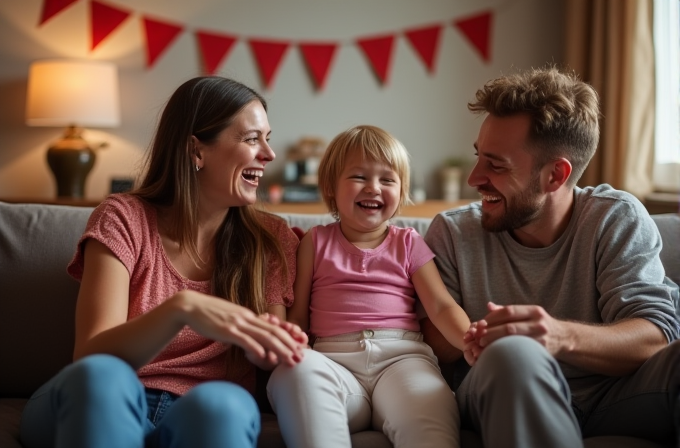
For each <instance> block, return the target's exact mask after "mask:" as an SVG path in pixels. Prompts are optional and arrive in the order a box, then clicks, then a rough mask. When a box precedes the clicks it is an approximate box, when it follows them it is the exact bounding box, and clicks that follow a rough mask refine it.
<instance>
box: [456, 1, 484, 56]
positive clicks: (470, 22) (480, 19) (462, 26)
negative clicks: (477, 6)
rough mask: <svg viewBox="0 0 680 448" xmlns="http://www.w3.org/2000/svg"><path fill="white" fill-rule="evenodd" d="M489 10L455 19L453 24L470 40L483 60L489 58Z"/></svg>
mask: <svg viewBox="0 0 680 448" xmlns="http://www.w3.org/2000/svg"><path fill="white" fill-rule="evenodd" d="M491 17H492V15H491V12H484V13H483V14H478V15H475V16H472V17H468V18H465V19H459V20H455V21H454V22H453V26H455V27H456V28H458V29H459V30H460V32H462V33H463V35H464V36H465V37H466V38H467V39H468V40H469V41H470V43H471V44H472V46H473V47H474V48H475V49H476V50H477V51H478V52H479V54H480V55H481V56H482V59H484V61H485V62H489V61H490V60H491V52H490V50H489V42H490V41H491Z"/></svg>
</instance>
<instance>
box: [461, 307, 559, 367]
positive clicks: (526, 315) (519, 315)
mask: <svg viewBox="0 0 680 448" xmlns="http://www.w3.org/2000/svg"><path fill="white" fill-rule="evenodd" d="M487 308H488V309H489V314H487V315H486V316H485V317H484V319H483V320H481V321H479V322H478V323H477V325H476V331H475V341H476V343H477V344H478V345H479V347H481V350H483V349H484V347H486V346H488V345H489V344H491V343H492V342H494V341H496V340H498V339H500V338H502V337H505V336H510V335H520V336H527V337H530V338H532V339H534V340H536V341H537V342H538V343H540V344H541V345H543V346H544V347H545V348H546V349H547V350H548V352H549V353H550V354H551V355H553V356H557V355H558V354H559V353H560V352H561V351H562V350H563V349H564V347H565V346H568V345H569V338H568V335H567V332H566V329H565V327H564V325H563V322H562V321H559V320H557V319H554V318H553V317H552V316H550V315H549V314H548V313H547V312H546V311H545V310H544V309H543V307H540V306H538V305H507V306H500V305H496V304H495V303H493V302H489V303H488V304H487ZM466 359H467V356H466Z"/></svg>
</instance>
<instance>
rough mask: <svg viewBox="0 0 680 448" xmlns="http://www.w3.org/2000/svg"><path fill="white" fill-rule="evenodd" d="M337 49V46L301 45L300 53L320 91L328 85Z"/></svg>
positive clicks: (309, 43)
mask: <svg viewBox="0 0 680 448" xmlns="http://www.w3.org/2000/svg"><path fill="white" fill-rule="evenodd" d="M337 48H338V45H337V44H321V43H311V42H308V43H300V51H302V56H303V57H304V58H305V62H306V63H307V68H308V69H309V72H310V73H311V75H312V78H313V79H314V84H315V85H316V88H317V89H318V90H321V89H323V87H324V85H325V84H326V76H327V75H328V69H329V68H330V65H331V62H332V61H333V56H334V55H335V50H336V49H337Z"/></svg>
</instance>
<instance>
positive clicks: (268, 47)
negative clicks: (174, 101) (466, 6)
mask: <svg viewBox="0 0 680 448" xmlns="http://www.w3.org/2000/svg"><path fill="white" fill-rule="evenodd" d="M78 1H79V0H43V5H42V12H41V17H40V22H39V24H38V26H42V25H43V24H45V22H47V21H48V20H50V19H52V18H53V17H54V16H56V15H57V14H59V13H60V12H62V11H63V10H64V9H66V8H67V7H69V6H70V5H72V4H74V3H76V2H78ZM89 4H90V19H91V25H90V30H91V46H90V51H94V50H95V49H96V48H97V46H99V45H100V44H101V43H102V42H103V41H104V40H105V39H106V38H107V37H108V36H109V35H111V33H113V32H114V31H115V30H116V29H117V28H118V27H119V26H120V25H121V24H122V23H123V22H125V21H126V20H127V19H128V18H129V17H130V16H131V15H132V14H133V13H134V11H131V10H129V9H125V8H121V7H118V6H114V5H112V4H110V3H104V2H102V1H100V0H90V2H89ZM140 16H141V22H142V26H143V31H144V33H143V35H144V37H145V39H146V66H147V68H152V67H153V65H154V64H155V63H156V61H158V59H159V58H160V57H161V56H162V55H163V53H164V52H165V51H166V50H167V49H168V48H169V47H170V45H171V44H172V43H173V42H174V41H175V40H176V39H177V37H178V36H179V35H180V34H181V33H182V32H183V31H184V30H185V29H187V28H188V27H186V26H185V25H183V24H181V23H176V22H172V21H167V20H164V19H160V18H157V17H151V16H149V15H146V14H140ZM492 22H493V13H492V12H491V11H489V10H485V11H482V12H479V13H477V14H474V15H470V16H466V17H462V18H458V19H454V20H452V21H451V25H452V26H454V27H455V28H456V29H457V30H458V31H459V32H460V33H461V34H462V35H463V36H464V37H465V38H466V39H467V41H468V42H469V43H470V44H471V45H472V47H473V48H474V49H475V51H476V52H477V53H478V54H479V56H480V57H481V58H482V60H483V61H484V62H487V63H488V62H489V61H490V60H491V51H490V43H491V29H492ZM445 25H446V24H444V23H435V24H430V25H427V26H421V27H417V28H411V29H407V30H404V31H403V33H402V32H393V33H388V34H383V35H379V36H367V37H360V38H357V39H356V40H355V43H356V44H357V45H358V47H359V48H360V49H361V51H362V52H363V54H364V55H365V57H366V58H367V60H368V63H369V64H370V66H371V68H372V70H373V72H374V74H375V75H376V77H377V78H378V81H379V82H380V83H381V84H382V85H385V84H386V83H387V82H388V79H389V73H390V67H391V65H392V64H391V62H392V52H393V49H394V41H395V38H396V37H397V36H399V35H402V34H403V36H405V37H406V39H407V40H408V42H409V43H410V44H411V46H412V47H413V49H414V50H415V52H416V54H417V55H418V57H419V58H420V60H421V62H422V63H423V64H424V65H425V67H426V69H427V71H428V72H429V73H431V74H433V73H434V72H435V62H436V56H437V51H438V48H439V42H440V38H441V31H442V29H443V28H444V26H445ZM193 34H194V36H195V38H196V42H197V44H198V48H199V51H200V53H201V59H202V62H203V69H204V71H205V73H207V74H214V73H215V72H216V71H217V69H218V67H219V66H220V65H221V64H222V63H223V62H224V61H225V60H226V59H227V57H228V56H229V53H230V51H231V49H232V48H233V46H234V44H235V43H236V42H237V41H239V40H243V41H245V42H247V43H248V45H249V47H250V50H251V51H252V53H253V56H254V59H255V62H256V64H257V67H258V69H259V73H260V76H261V78H262V83H263V84H264V86H265V88H268V89H269V88H270V87H271V86H272V85H273V82H274V79H275V77H276V73H277V71H278V69H279V67H280V65H281V62H282V60H283V58H284V56H285V55H286V53H287V52H288V49H289V48H290V47H291V46H293V45H297V47H298V48H299V50H300V52H301V53H302V56H303V59H304V61H305V64H306V66H307V70H308V72H309V74H310V76H311V78H312V80H313V82H314V85H315V87H316V89H317V90H322V89H323V88H324V86H325V83H326V79H327V76H328V72H329V69H330V67H331V65H332V62H333V58H334V56H335V54H336V52H337V49H338V47H339V46H340V45H341V43H339V42H330V41H314V42H312V41H299V42H295V41H289V40H280V39H279V40H274V39H262V38H256V37H243V36H237V35H233V34H229V33H224V32H221V31H215V30H206V29H194V30H193Z"/></svg>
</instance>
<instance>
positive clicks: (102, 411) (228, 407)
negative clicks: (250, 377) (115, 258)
mask: <svg viewBox="0 0 680 448" xmlns="http://www.w3.org/2000/svg"><path fill="white" fill-rule="evenodd" d="M147 400H148V403H147ZM259 433H260V414H259V411H258V408H257V404H256V403H255V400H254V399H253V397H252V396H251V395H250V394H249V393H248V392H247V391H246V390H245V389H243V388H242V387H240V386H238V385H236V384H233V383H228V382H226V381H224V382H223V381H213V382H206V383H203V384H200V385H198V386H196V387H194V388H193V389H192V390H190V391H189V392H188V393H187V394H186V395H184V396H181V397H180V396H177V395H174V394H169V393H164V392H161V391H154V390H145V389H144V386H143V385H142V383H141V382H140V381H139V379H138V378H137V374H136V373H135V371H134V370H133V369H132V368H131V367H130V366H129V365H128V364H127V363H125V362H124V361H122V360H120V359H119V358H116V357H114V356H110V355H93V356H88V357H86V358H83V359H81V360H79V361H77V362H75V363H73V364H71V365H69V366H67V367H65V368H64V369H63V370H62V371H61V372H59V373H58V374H57V375H56V376H55V377H54V378H52V379H51V380H50V381H48V382H47V383H45V384H44V385H43V386H42V387H41V388H40V389H38V390H37V391H36V392H35V393H34V394H33V396H32V397H31V399H30V400H29V401H28V403H27V404H26V407H25V408H24V411H23V414H22V417H21V426H20V438H21V443H22V444H23V445H24V446H25V447H27V448H52V447H53V448H67V447H68V448H80V447H83V448H85V447H88V448H94V447H96V448H114V447H121V448H141V447H146V448H156V447H159V448H160V447H163V448H165V447H168V448H184V447H186V448H189V447H203V448H208V447H214V448H218V447H219V448H230V447H238V448H240V447H255V446H256V445H257V437H258V435H259Z"/></svg>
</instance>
